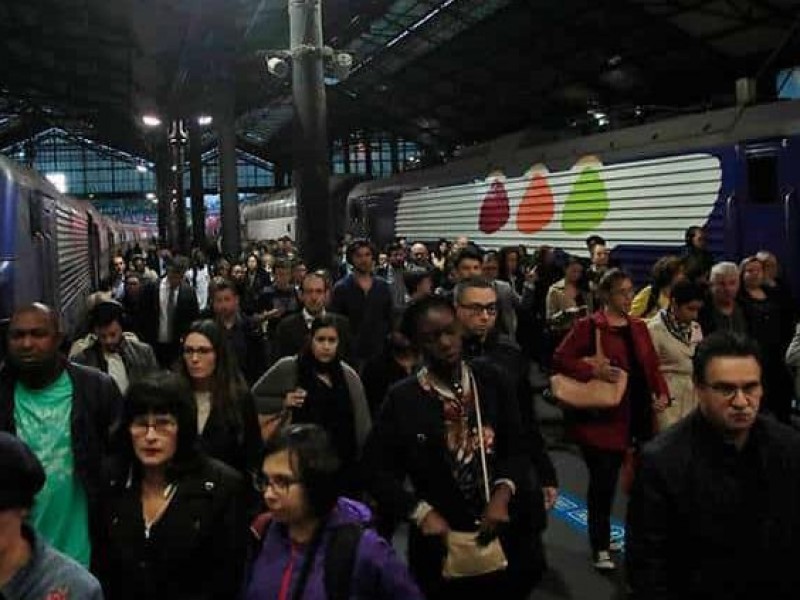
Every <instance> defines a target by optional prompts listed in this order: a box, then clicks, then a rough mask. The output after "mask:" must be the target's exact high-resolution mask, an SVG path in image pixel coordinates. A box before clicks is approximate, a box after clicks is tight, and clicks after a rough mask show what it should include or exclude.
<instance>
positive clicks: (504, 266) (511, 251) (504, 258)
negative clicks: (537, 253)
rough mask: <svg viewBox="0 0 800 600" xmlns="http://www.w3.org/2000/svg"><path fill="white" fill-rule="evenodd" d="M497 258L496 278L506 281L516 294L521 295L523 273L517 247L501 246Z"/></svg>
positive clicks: (523, 280)
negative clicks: (497, 274) (497, 272)
mask: <svg viewBox="0 0 800 600" xmlns="http://www.w3.org/2000/svg"><path fill="white" fill-rule="evenodd" d="M497 258H498V262H499V264H500V273H499V277H498V279H500V280H502V281H506V282H508V284H509V285H510V286H511V287H512V288H514V291H515V292H517V294H520V295H522V288H523V286H524V285H525V274H524V272H523V270H522V261H521V257H520V255H519V248H517V247H515V246H507V247H505V248H501V249H500V252H499V253H498V255H497Z"/></svg>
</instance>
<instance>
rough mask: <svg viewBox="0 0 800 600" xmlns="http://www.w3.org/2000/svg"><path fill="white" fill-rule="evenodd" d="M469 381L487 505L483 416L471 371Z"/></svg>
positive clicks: (487, 477)
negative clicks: (476, 422) (473, 400)
mask: <svg viewBox="0 0 800 600" xmlns="http://www.w3.org/2000/svg"><path fill="white" fill-rule="evenodd" d="M469 381H470V384H471V385H472V397H473V398H474V399H475V416H476V418H477V420H478V440H479V441H478V449H479V451H480V455H481V471H482V472H483V490H484V493H485V494H486V502H487V504H488V503H489V501H490V496H491V494H490V493H489V469H488V467H487V465H486V448H484V437H483V416H482V415H481V402H480V397H479V396H478V384H477V383H476V382H475V376H474V375H473V374H472V369H470V371H469Z"/></svg>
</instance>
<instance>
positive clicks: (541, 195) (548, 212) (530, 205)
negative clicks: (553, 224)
mask: <svg viewBox="0 0 800 600" xmlns="http://www.w3.org/2000/svg"><path fill="white" fill-rule="evenodd" d="M554 213H555V203H554V201H553V191H552V190H551V189H550V184H549V183H548V182H547V174H546V173H534V175H533V178H532V179H531V183H530V185H528V189H527V190H525V195H524V196H523V197H522V202H520V203H519V209H518V210H517V229H519V231H520V232H521V233H527V234H534V233H537V232H539V231H541V230H542V229H544V228H545V227H547V226H548V225H549V224H550V221H552V220H553V214H554Z"/></svg>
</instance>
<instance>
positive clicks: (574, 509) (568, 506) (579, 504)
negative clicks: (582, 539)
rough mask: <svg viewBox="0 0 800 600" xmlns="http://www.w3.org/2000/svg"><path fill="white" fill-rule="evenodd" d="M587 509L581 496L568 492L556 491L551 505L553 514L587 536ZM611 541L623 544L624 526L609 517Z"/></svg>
mask: <svg viewBox="0 0 800 600" xmlns="http://www.w3.org/2000/svg"><path fill="white" fill-rule="evenodd" d="M588 512H589V511H588V510H587V508H586V503H585V502H584V501H583V499H582V498H579V497H578V496H575V495H573V494H570V493H568V492H562V491H561V490H559V491H558V499H557V500H556V503H555V506H553V510H552V513H553V516H554V517H556V518H557V519H559V520H560V521H563V522H564V523H566V524H567V525H569V526H570V527H571V528H572V529H574V530H575V531H577V532H578V533H580V534H583V535H586V536H587V537H588V529H589V528H588ZM611 541H612V542H619V543H620V544H622V545H623V548H624V546H625V526H624V525H623V524H622V523H620V522H619V521H617V520H616V519H614V518H612V519H611Z"/></svg>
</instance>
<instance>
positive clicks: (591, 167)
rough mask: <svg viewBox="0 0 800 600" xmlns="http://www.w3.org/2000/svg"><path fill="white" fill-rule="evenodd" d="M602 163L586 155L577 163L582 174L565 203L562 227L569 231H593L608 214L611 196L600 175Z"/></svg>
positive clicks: (581, 232) (579, 232)
mask: <svg viewBox="0 0 800 600" xmlns="http://www.w3.org/2000/svg"><path fill="white" fill-rule="evenodd" d="M600 167H602V163H601V162H600V161H599V160H598V159H597V158H596V157H594V156H587V157H584V158H582V159H581V160H579V161H578V162H577V163H576V164H575V167H574V168H575V169H578V170H579V172H580V174H579V175H578V179H577V180H576V181H575V183H574V184H573V186H572V190H570V193H569V196H568V197H567V200H566V202H565V203H564V209H563V211H562V215H561V228H562V229H563V230H564V231H566V232H567V233H572V234H583V233H586V232H588V231H591V230H592V229H594V228H595V227H597V226H598V225H600V223H602V222H603V220H604V219H605V218H606V215H607V214H608V207H609V200H608V192H607V191H606V186H605V183H603V180H602V178H601V177H600Z"/></svg>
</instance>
